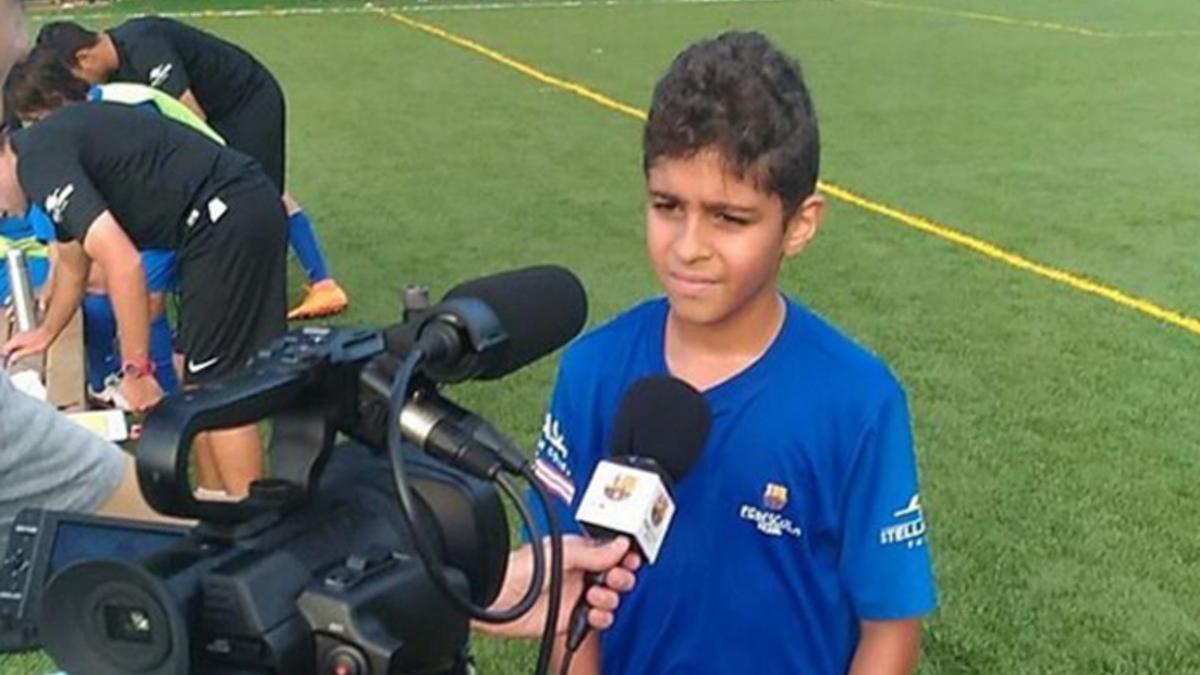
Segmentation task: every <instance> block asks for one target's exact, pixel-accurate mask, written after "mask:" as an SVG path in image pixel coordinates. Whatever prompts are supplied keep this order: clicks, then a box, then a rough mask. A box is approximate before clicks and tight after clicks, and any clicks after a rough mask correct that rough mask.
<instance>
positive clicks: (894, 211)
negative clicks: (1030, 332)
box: [380, 10, 1200, 335]
mask: <svg viewBox="0 0 1200 675" xmlns="http://www.w3.org/2000/svg"><path fill="white" fill-rule="evenodd" d="M380 14H381V15H383V16H386V17H387V18H389V19H391V20H392V21H395V22H397V23H400V24H403V25H405V26H408V27H410V28H413V29H416V30H419V31H422V32H424V33H428V34H429V35H433V36H435V37H437V38H440V39H442V40H445V41H447V42H451V43H453V44H455V45H458V46H460V47H462V48H464V49H468V50H470V51H473V52H475V53H477V54H479V55H481V56H484V57H487V58H488V59H491V60H493V61H495V62H497V63H500V64H503V65H505V66H508V67H509V68H512V69H514V70H516V71H518V72H520V73H522V74H524V75H527V76H529V77H531V78H533V79H535V80H537V81H538V82H542V83H544V84H548V85H550V86H552V87H557V88H559V89H563V90H565V91H569V92H571V93H573V94H576V95H578V96H582V97H583V98H586V99H588V100H589V101H592V102H593V103H597V104H599V105H601V106H604V107H605V108H608V109H610V110H615V111H616V112H619V113H621V114H623V115H627V116H629V117H633V118H635V119H638V120H645V119H646V111H644V110H640V109H638V108H635V107H633V106H631V105H627V104H625V103H621V102H620V101H617V100H615V99H613V98H610V97H608V96H605V95H604V94H602V93H600V92H598V91H595V90H593V89H590V88H588V87H586V86H584V85H582V84H579V83H577V82H571V81H570V80H565V79H563V78H560V77H555V76H553V75H550V74H548V73H545V72H543V71H541V70H539V69H537V68H534V67H533V66H531V65H529V64H527V63H523V62H521V61H518V60H516V59H514V58H512V57H510V56H506V55H504V54H502V53H500V52H498V51H496V50H494V49H491V48H490V47H485V46H484V45H482V44H480V43H478V42H475V41H474V40H471V39H469V38H465V37H462V36H460V35H455V34H454V33H451V32H450V31H447V30H445V29H444V28H439V27H437V26H434V25H431V24H428V23H425V22H424V21H418V20H416V19H413V18H411V17H407V16H403V15H401V14H396V13H394V12H388V11H386V10H380ZM818 187H819V188H820V190H821V191H822V192H824V193H825V194H826V195H828V196H829V197H832V198H833V199H837V200H839V201H842V202H845V203H847V204H851V205H853V206H857V207H859V208H861V209H865V210H867V211H870V212H872V213H876V214H878V215H881V216H884V217H886V218H890V219H891V220H894V221H896V222H898V223H901V224H903V225H906V226H908V227H911V228H913V229H915V230H918V231H921V232H924V233H926V234H931V235H933V236H935V237H938V238H940V239H943V240H946V241H949V242H951V243H954V244H957V245H959V246H962V247H964V248H967V249H970V250H972V251H974V252H976V253H978V254H980V255H983V256H986V257H988V258H991V259H992V260H996V261H998V262H1001V263H1004V264H1005V265H1008V266H1010V267H1014V268H1016V269H1019V270H1024V271H1026V272H1030V273H1032V274H1036V275H1037V276H1039V277H1043V278H1045V279H1049V280H1051V281H1054V282H1057V283H1060V284H1064V285H1066V286H1068V287H1070V288H1073V289H1075V290H1077V291H1079V292H1081V293H1087V294H1090V295H1095V296H1098V297H1101V298H1104V299H1105V300H1108V301H1110V302H1114V303H1116V304H1118V305H1121V306H1122V307H1126V308H1128V309H1132V310H1134V311H1137V312H1141V313H1142V314H1145V315H1147V316H1150V317H1153V318H1155V319H1158V320H1159V321H1163V322H1165V323H1168V324H1171V325H1173V326H1177V327H1179V328H1182V329H1184V330H1186V331H1188V332H1190V333H1193V334H1195V335H1200V319H1197V318H1194V317H1190V316H1187V315H1185V314H1183V313H1181V312H1177V311H1175V310H1172V309H1167V308H1165V307H1161V306H1159V305H1157V304H1155V303H1153V302H1151V301H1149V300H1145V299H1143V298H1138V297H1136V296H1133V295H1130V294H1128V293H1125V292H1123V291H1120V290H1117V289H1115V288H1112V287H1109V286H1105V285H1104V284H1101V283H1098V282H1095V281H1092V280H1090V279H1087V278H1085V277H1082V276H1079V275H1077V274H1073V273H1071V272H1068V271H1066V270H1061V269H1058V268H1056V267H1051V266H1050V265H1044V264H1042V263H1039V262H1035V261H1033V260H1030V259H1028V258H1025V257H1023V256H1021V255H1018V254H1016V253H1013V252H1012V251H1009V250H1007V249H1004V248H1002V247H1000V246H997V245H995V244H992V243H989V242H987V241H984V240H983V239H979V238H977V237H973V236H971V235H969V234H966V233H964V232H961V231H959V230H956V229H954V228H951V227H948V226H946V225H942V224H939V223H936V222H934V221H932V220H929V219H928V218H922V217H921V216H917V215H913V214H911V213H907V212H905V211H902V210H900V209H898V208H895V207H893V206H888V205H886V204H882V203H880V202H876V201H872V200H870V199H868V198H866V197H863V196H861V195H858V194H856V193H854V192H851V191H850V190H847V189H846V188H843V187H840V186H838V185H835V184H833V183H830V182H828V181H821V182H820V183H819V184H818Z"/></svg>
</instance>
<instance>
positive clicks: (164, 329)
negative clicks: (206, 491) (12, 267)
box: [4, 49, 224, 408]
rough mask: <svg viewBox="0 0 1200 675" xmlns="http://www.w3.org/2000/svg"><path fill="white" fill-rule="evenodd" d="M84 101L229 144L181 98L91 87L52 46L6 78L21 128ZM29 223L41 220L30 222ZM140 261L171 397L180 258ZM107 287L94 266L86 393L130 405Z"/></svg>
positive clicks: (160, 371)
mask: <svg viewBox="0 0 1200 675" xmlns="http://www.w3.org/2000/svg"><path fill="white" fill-rule="evenodd" d="M86 100H91V101H113V102H116V103H124V104H126V105H130V106H136V107H139V108H144V109H146V110H147V112H148V113H149V114H156V115H157V114H161V115H164V116H166V117H168V118H170V119H173V120H175V121H177V122H180V123H181V124H184V125H186V126H188V127H190V128H192V129H193V130H195V131H198V132H200V133H202V134H204V135H205V136H208V137H209V138H211V139H212V140H213V141H214V142H217V143H220V144H222V145H223V144H224V139H222V138H221V137H220V135H218V134H217V133H216V132H215V131H213V130H212V128H211V127H209V126H208V125H207V124H205V122H204V120H202V119H200V118H199V117H197V116H196V114H195V113H193V112H192V111H191V110H190V109H189V108H187V107H186V106H184V105H183V104H182V103H180V102H179V101H178V100H176V99H173V98H171V97H170V96H168V95H166V94H164V93H163V92H161V91H159V90H157V89H153V88H151V87H147V86H144V85H140V84H133V83H115V84H104V85H97V86H94V87H90V88H89V86H88V84H87V83H86V82H83V81H82V80H80V79H78V78H76V77H75V76H74V74H72V73H71V70H70V68H69V67H67V65H66V64H64V63H63V62H62V61H61V60H59V59H58V57H57V56H56V55H55V54H54V53H53V52H52V51H50V50H47V49H35V50H33V52H32V53H31V54H29V55H28V56H27V57H26V58H25V59H23V60H21V61H20V62H18V63H17V64H16V65H15V66H13V68H12V70H11V71H10V72H9V74H8V77H7V78H6V79H5V81H4V109H5V111H6V113H7V114H8V115H9V117H10V119H14V120H16V122H17V123H19V124H21V125H29V124H33V123H34V122H36V121H38V120H40V119H42V118H44V117H46V116H47V115H49V114H50V113H51V112H53V111H54V110H57V109H58V108H60V107H62V106H64V105H68V104H72V103H80V102H83V101H86ZM43 220H44V219H43ZM31 222H36V221H34V220H32V219H31ZM34 229H35V230H38V228H36V227H35V228H34ZM45 230H46V228H42V231H40V232H38V235H39V237H41V238H42V239H43V240H44V241H50V240H53V239H54V237H53V234H54V233H53V228H52V227H50V228H49V231H45ZM141 256H142V266H143V268H144V269H145V272H146V282H147V289H148V290H149V291H150V309H151V317H152V319H151V332H150V335H151V339H150V355H151V358H152V359H153V360H154V365H155V378H156V379H157V380H158V383H159V385H160V386H161V387H162V389H163V391H164V392H165V393H167V394H171V393H174V392H175V390H176V388H177V380H176V377H175V369H174V367H173V364H172V352H173V338H172V335H171V328H170V325H169V324H168V322H167V315H166V312H165V295H166V293H168V292H170V291H172V290H174V287H175V282H176V279H175V276H176V275H175V263H176V261H175V254H174V252H173V251H164V250H149V251H142V252H141ZM104 287H105V281H104V279H103V278H102V276H101V275H100V273H99V269H98V268H93V269H92V275H91V278H90V279H89V280H88V293H87V295H86V297H85V298H84V303H83V309H84V330H85V334H86V340H85V345H86V347H87V380H88V395H89V397H90V398H92V400H93V401H95V402H99V403H102V404H108V405H116V406H118V407H122V408H127V407H128V405H127V402H126V401H124V397H122V396H121V395H120V391H119V386H118V384H119V379H120V378H119V370H120V357H119V355H118V354H117V353H116V317H115V316H114V315H113V311H112V305H111V303H109V302H108V298H107V295H106V293H105V288H104Z"/></svg>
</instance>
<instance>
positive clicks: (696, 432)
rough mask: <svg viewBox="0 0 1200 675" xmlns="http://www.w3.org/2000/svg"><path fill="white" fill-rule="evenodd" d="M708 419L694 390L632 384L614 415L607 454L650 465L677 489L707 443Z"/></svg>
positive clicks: (665, 380)
mask: <svg viewBox="0 0 1200 675" xmlns="http://www.w3.org/2000/svg"><path fill="white" fill-rule="evenodd" d="M711 425H712V414H711V413H710V412H709V409H708V402H707V401H705V400H704V396H703V395H702V394H701V393H700V392H698V391H696V390H695V388H693V387H692V385H690V384H688V383H687V382H684V381H683V380H680V379H678V378H674V377H669V376H658V377H645V378H642V379H640V380H638V381H637V382H634V383H633V385H632V386H631V387H629V391H627V392H625V397H624V398H622V399H621V407H620V408H619V409H618V410H617V417H616V420H615V421H614V422H613V430H612V435H611V437H610V438H611V440H610V442H609V452H610V453H611V454H612V455H613V456H614V457H617V456H621V455H632V456H636V457H644V458H648V459H652V460H654V462H655V463H656V464H658V466H659V467H661V468H662V470H663V471H665V472H666V474H667V475H668V476H669V477H670V479H671V482H673V483H678V482H679V480H680V479H681V478H683V477H684V475H686V474H687V472H688V471H689V470H690V469H691V468H692V465H693V464H695V463H696V460H697V459H699V457H700V453H701V452H702V451H703V450H704V445H705V443H707V442H708V430H709V427H710V426H711Z"/></svg>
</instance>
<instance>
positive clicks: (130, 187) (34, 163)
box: [0, 103, 287, 497]
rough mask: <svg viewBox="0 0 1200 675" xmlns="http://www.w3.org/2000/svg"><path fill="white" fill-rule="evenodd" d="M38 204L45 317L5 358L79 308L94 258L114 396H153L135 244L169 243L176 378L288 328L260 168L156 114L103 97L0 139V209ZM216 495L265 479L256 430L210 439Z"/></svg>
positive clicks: (279, 247) (282, 257)
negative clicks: (46, 223)
mask: <svg viewBox="0 0 1200 675" xmlns="http://www.w3.org/2000/svg"><path fill="white" fill-rule="evenodd" d="M31 201H32V202H36V203H39V204H41V205H42V206H43V208H44V209H45V211H46V213H47V214H49V216H50V218H51V220H52V221H53V223H54V229H55V235H56V237H57V238H58V240H59V242H60V245H59V247H58V248H59V260H58V271H57V272H56V274H55V281H54V292H53V294H52V295H51V299H50V306H49V308H48V310H47V312H46V317H45V319H44V321H43V323H42V325H41V326H40V327H39V328H37V329H35V330H33V331H29V332H26V333H22V334H20V335H17V336H16V337H14V338H12V339H11V340H9V342H8V343H7V344H5V345H4V348H3V351H4V352H5V353H6V354H7V355H8V359H9V360H10V361H11V360H15V359H19V358H22V357H23V356H26V355H29V354H32V353H37V352H40V351H44V350H45V349H46V348H47V347H48V346H49V345H50V344H51V343H52V342H53V341H54V339H55V338H57V337H58V334H59V333H60V332H61V331H62V329H63V328H64V327H65V326H66V325H67V323H68V321H69V320H70V318H71V316H72V315H73V314H74V312H75V310H76V309H77V308H78V306H79V301H80V299H81V298H82V295H83V291H84V288H85V283H86V279H87V273H88V269H89V267H90V265H91V263H92V262H95V263H96V264H97V265H99V266H100V268H101V269H102V270H103V271H104V273H105V276H106V278H107V279H108V284H109V290H110V299H111V301H112V304H113V308H114V310H115V312H116V315H117V325H118V335H119V342H120V347H121V349H120V352H121V357H122V367H121V370H122V375H123V376H122V379H121V393H122V394H124V395H125V397H126V399H127V400H128V401H129V403H130V404H131V405H132V406H133V407H135V408H136V409H141V410H144V409H146V408H149V407H150V406H152V405H154V404H155V403H156V402H157V401H158V399H159V398H161V396H162V392H161V390H160V389H159V387H158V383H157V382H156V381H155V379H154V378H153V377H150V375H152V374H153V370H154V369H153V366H152V362H151V360H150V359H149V355H148V341H149V336H148V330H149V310H148V305H147V294H146V279H145V274H144V272H143V270H142V267H141V263H140V258H139V256H138V250H139V249H149V248H157V249H171V250H174V251H176V252H177V257H178V273H179V291H180V297H181V306H180V312H179V339H180V345H179V346H180V350H181V351H182V352H183V354H184V356H185V368H184V382H185V383H202V382H206V381H209V380H212V379H214V378H218V377H221V376H223V375H226V374H228V373H231V372H234V371H236V370H238V369H240V368H241V367H242V366H244V364H245V363H246V360H247V359H248V358H249V357H250V356H252V355H253V354H254V353H255V351H256V350H258V349H259V348H261V347H263V346H265V345H266V344H267V343H269V342H270V341H271V340H273V339H274V338H275V337H277V336H279V335H281V334H282V333H283V332H284V330H285V329H286V318H285V315H286V312H287V291H286V280H285V276H286V251H287V220H286V216H285V214H284V210H283V208H282V206H281V203H280V201H279V195H278V192H277V191H276V190H275V187H274V185H273V184H272V183H271V182H270V180H269V179H268V178H267V176H266V175H265V174H263V172H262V170H261V169H260V168H259V166H258V164H257V163H255V162H254V161H253V160H252V159H251V158H250V157H248V156H246V155H243V154H242V153H240V152H237V151H235V150H231V149H229V148H226V147H222V146H220V145H218V144H216V143H214V142H212V141H211V140H209V139H208V138H206V137H204V136H203V135H201V134H198V133H195V132H194V131H191V130H189V129H188V128H187V127H184V126H183V125H180V124H178V123H176V122H173V121H170V120H168V119H166V118H164V117H162V116H160V115H155V114H150V113H147V112H146V111H142V110H138V109H136V108H131V107H129V106H124V105H120V104H113V103H82V104H78V105H73V106H68V107H65V108H62V109H60V110H58V111H56V112H54V113H52V114H51V115H50V116H49V117H47V118H46V119H44V120H43V121H41V122H39V123H38V124H35V125H33V126H32V127H29V128H27V129H24V130H22V131H18V132H14V133H12V134H11V135H10V134H8V133H7V132H4V133H2V134H0V211H3V212H4V213H9V214H12V213H24V212H25V211H26V210H27V208H28V205H29V202H31ZM203 443H207V444H208V445H209V446H210V447H211V450H209V449H207V448H204V447H202V448H201V452H211V453H213V456H214V457H215V459H216V463H217V469H218V471H219V472H220V475H221V478H222V481H223V482H224V487H225V489H226V491H228V492H229V494H230V495H231V496H234V497H240V496H244V495H245V494H246V492H247V490H248V488H249V484H250V482H251V481H253V480H255V479H257V478H259V477H260V476H261V474H262V452H261V443H260V441H259V437H258V432H257V429H256V428H255V427H254V426H247V427H241V428H238V429H230V430H222V431H218V432H211V433H210V434H207V438H206V439H204V440H203V441H202V444H203Z"/></svg>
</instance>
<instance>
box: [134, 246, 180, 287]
mask: <svg viewBox="0 0 1200 675" xmlns="http://www.w3.org/2000/svg"><path fill="white" fill-rule="evenodd" d="M142 268H143V269H145V270H146V290H147V291H150V292H151V293H169V292H171V291H174V290H175V286H176V284H177V283H178V278H177V275H176V274H175V251H170V250H163V249H148V250H145V251H142Z"/></svg>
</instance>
